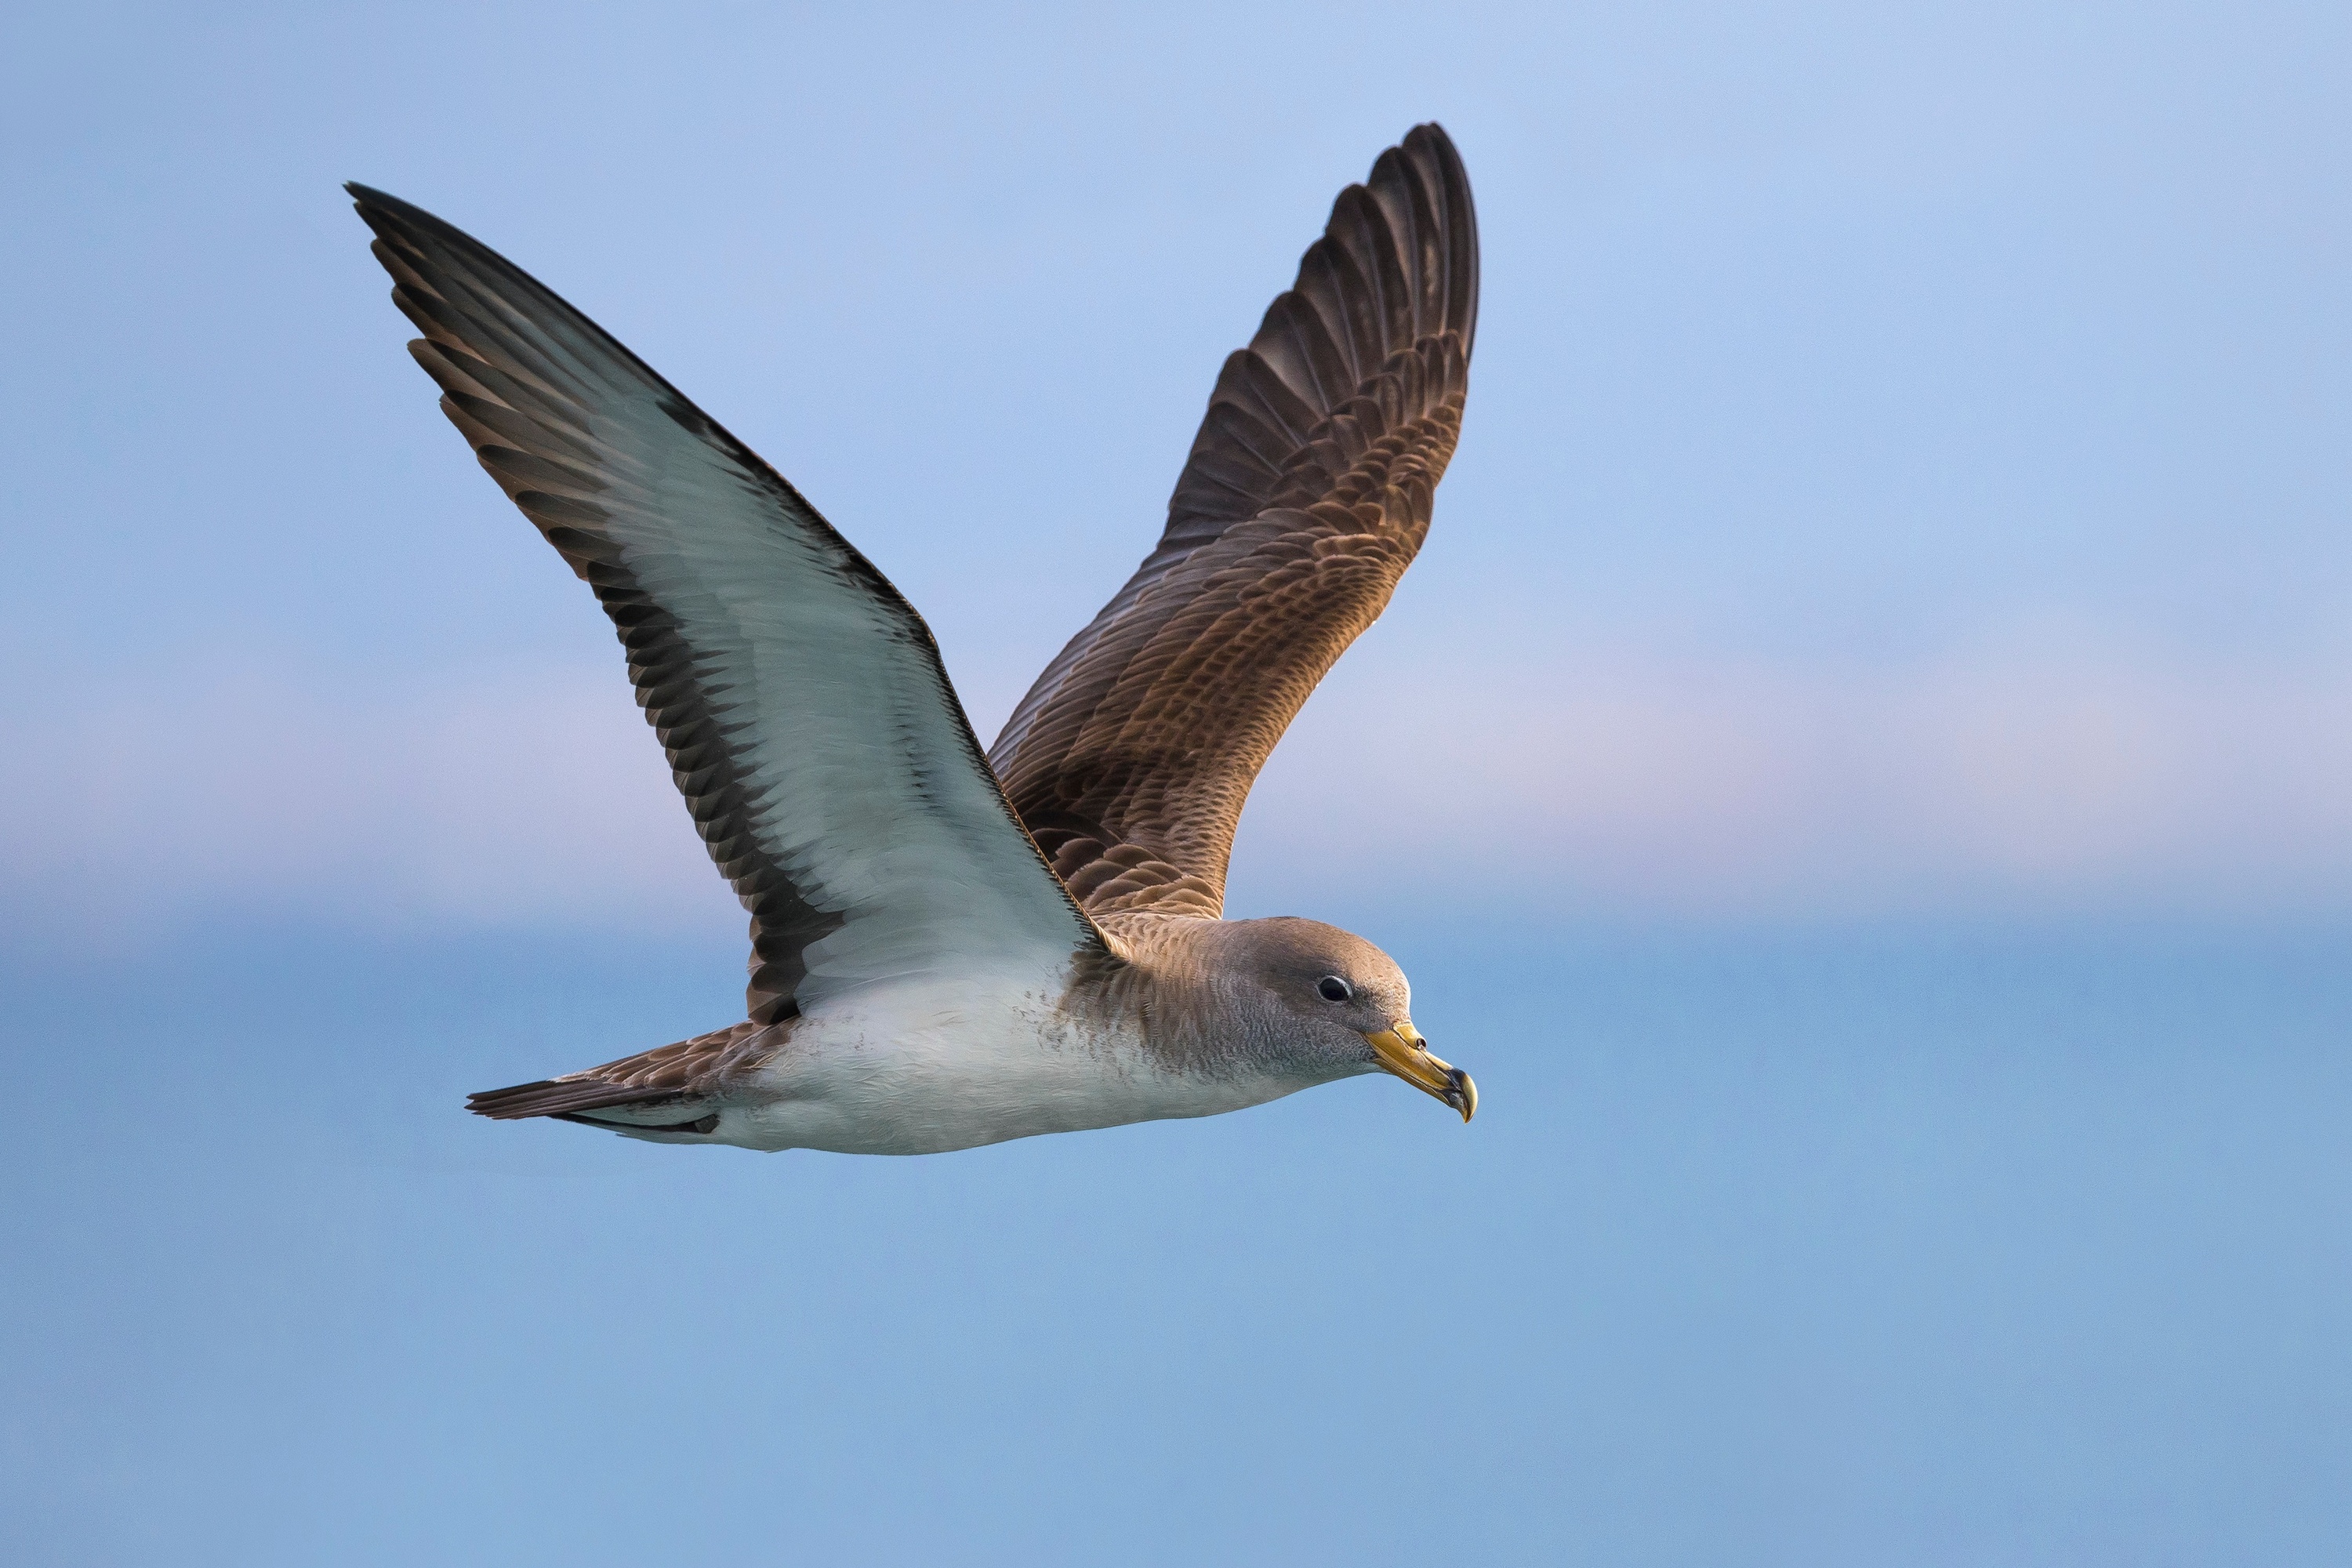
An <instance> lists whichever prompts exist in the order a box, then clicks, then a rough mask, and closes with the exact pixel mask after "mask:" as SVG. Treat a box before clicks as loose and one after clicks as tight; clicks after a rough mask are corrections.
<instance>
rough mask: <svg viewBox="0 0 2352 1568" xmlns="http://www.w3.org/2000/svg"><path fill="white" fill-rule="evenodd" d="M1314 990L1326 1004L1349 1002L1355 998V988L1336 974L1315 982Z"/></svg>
mask: <svg viewBox="0 0 2352 1568" xmlns="http://www.w3.org/2000/svg"><path fill="white" fill-rule="evenodd" d="M1315 989H1316V990H1317V991H1318V992H1319V993H1320V994H1322V997H1323V1000H1325V1001H1326V1002H1351V1001H1353V1000H1355V996H1356V990H1355V987H1354V986H1352V985H1349V984H1348V983H1347V982H1346V981H1344V980H1342V979H1340V978H1339V976H1338V975H1336V974H1327V975H1325V976H1324V977H1323V978H1322V979H1320V980H1318V981H1317V982H1316V983H1315Z"/></svg>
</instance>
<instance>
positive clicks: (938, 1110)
mask: <svg viewBox="0 0 2352 1568" xmlns="http://www.w3.org/2000/svg"><path fill="white" fill-rule="evenodd" d="M1061 994H1062V982H1061V977H1060V976H1059V975H1058V974H1056V975H1050V976H1039V977H1035V978H1034V979H1027V978H1024V977H1022V976H1018V975H1006V976H990V977H963V978H958V979H954V980H944V981H942V980H922V981H917V982H909V983H902V984H898V985H893V986H888V987H875V988H872V989H869V990H867V991H866V992H864V993H861V994H858V995H856V996H854V997H848V998H843V999H840V1000H838V1001H836V1002H835V1003H834V1004H833V1005H830V1006H829V1007H827V1008H826V1009H824V1010H823V1011H821V1012H818V1013H813V1014H811V1015H809V1016H803V1018H802V1019H800V1020H799V1022H798V1023H797V1025H796V1026H794V1028H793V1033H792V1037H791V1039H790V1041H789V1042H788V1043H787V1044H786V1046H785V1047H784V1048H783V1049H782V1050H781V1051H780V1052H779V1053H778V1054H777V1055H776V1056H775V1057H773V1058H770V1060H769V1061H768V1062H767V1063H765V1064H764V1065H762V1066H761V1068H759V1070H758V1072H757V1073H756V1075H755V1076H754V1078H753V1079H752V1082H751V1085H750V1086H749V1092H747V1093H746V1094H744V1095H743V1096H742V1097H741V1098H740V1099H739V1100H737V1101H736V1102H735V1103H734V1104H731V1105H729V1106H727V1107H725V1108H723V1109H722V1110H721V1111H720V1114H719V1126H718V1128H717V1129H716V1130H714V1131H713V1132H712V1134H711V1135H710V1137H709V1142H720V1143H735V1144H740V1145H741V1146H743V1147H746V1148H751V1149H825V1150H832V1151H834V1152H839V1153H850V1154H932V1153H938V1152H941V1151H944V1150H949V1149H969V1148H971V1147H972V1146H973V1145H975V1144H981V1143H995V1142H1003V1140H1005V1139H1007V1138H1028V1137H1034V1136H1035V1135H1037V1134H1039V1133H1044V1132H1073V1131H1079V1130H1081V1129H1084V1128H1090V1127H1115V1126H1118V1125H1120V1124H1122V1123H1124V1122H1129V1121H1156V1120H1159V1119H1160V1118H1163V1117H1181V1116H1212V1115H1215V1114H1217V1113H1218V1112H1220V1111H1226V1110H1240V1109H1241V1108H1242V1107H1244V1106H1248V1105H1256V1104H1260V1103H1262V1102H1264V1101H1265V1100H1273V1099H1276V1098H1278V1097H1279V1096H1281V1095H1284V1094H1287V1093H1289V1092H1290V1091H1291V1090H1293V1089H1300V1088H1304V1087H1305V1085H1304V1084H1303V1083H1292V1082H1287V1081H1283V1080H1279V1079H1264V1078H1260V1077H1258V1076H1256V1075H1247V1076H1244V1077H1238V1078H1235V1077H1228V1076H1217V1075H1210V1074H1190V1073H1177V1072H1170V1071H1167V1070H1164V1069H1163V1068H1160V1066H1159V1064H1157V1063H1156V1062H1155V1061H1154V1060H1153V1058H1150V1056H1149V1055H1148V1054H1147V1053H1146V1052H1145V1051H1144V1050H1143V1049H1142V1047H1141V1042H1140V1041H1139V1040H1137V1039H1135V1038H1133V1037H1131V1036H1130V1035H1129V1033H1128V1032H1127V1031H1125V1030H1122V1029H1119V1028H1117V1027H1113V1026H1098V1025H1090V1024H1088V1023H1086V1022H1083V1021H1081V1020H1077V1019H1074V1018H1072V1017H1070V1016H1068V1015H1066V1014H1064V1013H1062V1012H1061V1011H1060V1010H1059V1008H1058V1007H1057V1005H1056V1004H1057V1002H1058V1001H1059V999H1060V997H1061Z"/></svg>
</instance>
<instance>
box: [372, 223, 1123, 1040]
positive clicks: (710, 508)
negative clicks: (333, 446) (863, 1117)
mask: <svg viewBox="0 0 2352 1568" xmlns="http://www.w3.org/2000/svg"><path fill="white" fill-rule="evenodd" d="M350 190H351V193H352V196H353V198H354V199H355V201H356V203H357V205H358V207H359V213H360V216H361V217H362V218H363V219H365V220H366V222H367V225H368V226H369V227H370V228H373V230H374V231H375V233H376V241H375V246H374V250H375V255H376V258H377V259H378V260H380V261H382V262H383V265H384V268H385V269H386V270H387V271H389V272H390V273H391V274H392V277H393V282H394V289H393V299H394V301H395V302H397V303H398V305H399V306H400V308H401V310H403V311H404V312H405V313H406V314H407V316H408V318H409V320H411V321H415V323H416V325H417V327H418V329H419V330H420V331H423V332H424V334H425V336H424V337H423V338H422V339H420V340H418V341H416V342H414V343H412V344H410V349H411V352H413V353H415V356H416V359H417V362H418V363H421V364H422V365H423V366H424V367H425V371H426V373H427V374H430V375H431V376H432V377H433V379H434V380H435V381H436V382H438V383H440V384H441V390H442V394H443V395H442V398H441V407H442V411H443V412H444V413H446V414H447V415H448V416H449V418H450V420H451V422H452V423H454V424H455V425H456V426H457V428H458V429H459V430H460V431H462V432H463V433H464V434H465V437H466V438H467V440H468V441H470V442H471V443H472V444H473V447H474V451H475V455H476V456H477V457H478V458H480V459H481V463H482V467H483V468H487V469H488V470H489V473H490V477H491V478H493V479H497V480H498V481H499V485H500V486H501V487H502V488H503V489H505V490H506V492H507V494H508V496H509V497H510V498H511V499H512V500H513V501H514V503H515V504H516V505H517V506H519V507H520V508H521V509H522V511H523V514H524V515H525V516H526V517H528V518H530V521H532V522H534V523H536V524H538V525H539V529H540V531H541V533H543V534H545V535H546V537H547V541H548V542H549V543H551V544H552V545H554V546H555V548H556V549H557V550H558V551H559V552H562V555H563V558H564V560H565V561H566V562H568V563H570V564H571V566H572V570H573V571H574V572H576V573H577V574H579V575H580V576H581V577H582V578H583V579H584V580H585V581H586V582H587V584H588V585H589V586H590V587H591V588H592V589H593V590H594V591H595V595H596V597H597V599H598V600H599V601H600V602H601V603H602V604H603V605H604V610H605V613H606V614H607V615H609V616H612V618H613V624H614V627H615V628H616V629H617V630H618V631H619V633H620V637H621V643H622V646H623V647H625V648H626V649H627V651H628V661H629V678H630V679H631V680H632V681H633V682H634V683H635V686H636V692H637V701H638V703H639V705H640V706H641V707H643V708H644V710H645V713H646V720H647V721H649V722H650V723H651V724H652V725H653V727H654V729H655V730H656V732H657V733H658V734H659V736H660V738H661V742H662V746H663V748H664V749H665V750H666V751H667V752H668V753H669V764H670V768H671V770H672V773H673V774H674V775H675V777H676V778H677V786H678V790H679V792H680V793H681V794H683V795H685V796H686V801H687V805H688V809H689V810H690V811H691V812H692V814H693V816H694V821H695V826H696V827H697V828H698V829H699V830H700V832H701V834H702V838H703V842H704V843H705V844H707V845H708V846H709V850H710V858H711V859H712V860H714V861H716V862H717V863H718V866H719V872H720V874H721V875H723V876H724V877H725V878H726V879H727V880H728V881H729V883H730V884H731V885H732V886H733V888H734V889H735V892H736V896H737V897H739V898H740V899H741V900H742V901H743V906H744V908H745V909H747V910H750V911H751V948H752V952H751V986H750V991H749V1005H750V1008H751V1017H752V1018H753V1020H754V1021H756V1022H761V1023H768V1022H772V1021H774V1020H776V1019H778V1018H783V1017H789V1016H793V1014H794V1013H797V1012H800V1011H802V1010H803V1009H804V1008H805V1007H806V1006H807V1005H810V1004H811V1003H813V1002H814V1001H816V1000H819V999H821V998H823V997H824V996H826V995H831V994H838V993H840V992H843V991H845V990H848V989H851V988H854V987H856V986H858V985H861V984H869V983H872V982H874V981H877V980H882V979H887V978H889V977H893V976H898V975H905V974H912V973H923V972H926V971H933V970H938V969H942V968H946V967H950V966H955V967H964V966H969V965H971V964H973V963H987V962H988V961H989V960H990V959H991V958H992V957H995V956H998V955H1003V956H1006V957H1012V956H1015V955H1034V954H1038V953H1050V952H1062V953H1070V952H1077V951H1081V950H1093V951H1096V952H1100V951H1103V950H1104V946H1105V941H1104V938H1103V936H1102V933H1101V932H1100V931H1098V930H1097V928H1096V926H1095V925H1094V922H1093V921H1090V920H1088V919H1087V916H1086V915H1085V914H1084V913H1083V912H1081V911H1080V910H1079V909H1078V908H1077V906H1076V904H1075V903H1074V902H1072V900H1071V899H1070V896H1069V894H1068V892H1067V891H1066V889H1064V888H1063V886H1062V884H1061V882H1060V881H1059V880H1058V879H1056V878H1055V875H1054V873H1053V871H1052V870H1051V869H1050V868H1048V867H1047V866H1046V864H1045V860H1044V858H1042V857H1041V856H1040V855H1039V854H1038V852H1037V847H1036V845H1035V843H1034V841H1032V839H1031V838H1030V837H1029V835H1028V833H1027V832H1026V831H1025V830H1024V828H1023V826H1021V823H1020V821H1019V819H1018V818H1017V817H1016V816H1014V815H1013V809H1012V807H1011V806H1010V805H1008V804H1007V803H1006V801H1005V797H1004V792H1003V788H1002V787H1001V786H1000V785H999V784H997V781H996V776H995V774H993V773H991V772H990V771H989V768H988V764H987V762H986V761H985V760H984V759H983V757H982V754H981V750H980V745H979V743H978V742H977V741H975V740H974V739H973V736H972V732H971V724H970V723H969V721H967V720H966V719H965V717H964V712H963V708H962V706H961V703H959V702H958V701H957V700H956V696H955V691H954V689H953V688H952V687H951V686H950V684H949V682H948V676H947V670H946V668H944V667H943V666H942V665H941V664H940V655H939V648H938V646H937V645H936V644H935V643H934V642H933V641H932V639H931V634H930V631H929V628H928V627H927V626H924V625H923V620H922V617H921V616H919V615H917V614H916V613H915V610H914V607H913V606H912V605H908V603H907V601H906V599H905V598H903V597H902V596H901V595H899V593H898V590H897V589H896V588H894V587H892V586H891V585H890V583H889V581H888V580H887V578H885V577H884V576H883V575H882V574H881V573H879V572H877V570H875V568H874V567H873V565H872V564H871V563H868V562H867V561H866V558H865V557H864V556H863V555H861V554H859V553H858V552H857V551H856V550H855V549H854V548H852V547H851V545H850V543H849V542H848V541H847V540H845V539H844V538H842V536H841V535H840V534H838V533H836V532H835V531H834V530H833V529H832V527H831V526H830V525H828V524H827V523H826V522H825V521H824V519H823V518H822V517H820V516H818V515H817V512H816V509H815V508H814V507H812V506H810V505H809V503H808V502H807V501H805V500H802V499H801V496H800V494H799V492H798V491H796V490H794V489H793V487H792V486H791V485H790V484H788V483H786V482H785V481H784V479H782V476H780V475H779V474H777V473H776V472H775V470H774V469H772V468H769V467H768V465H767V464H766V463H764V462H762V461H761V459H760V458H758V457H757V456H756V455H754V454H753V453H752V451H751V448H749V447H745V446H744V445H743V444H742V443H741V442H740V441H738V440H737V439H735V437H732V436H730V435H729V434H728V433H727V432H726V431H725V430H723V429H721V428H720V427H719V426H718V424H717V423H715V422H714V421H712V420H711V419H710V418H709V416H706V415H704V414H703V412H702V411H701V410H700V409H698V408H697V407H696V406H695V405H693V404H691V403H689V402H688V401H687V399H686V398H685V397H684V396H683V395H681V394H679V392H678V391H677V389H676V388H675V387H673V386H671V385H670V384H669V383H667V382H666V381H664V380H663V379H662V378H661V377H660V376H658V375H656V374H654V372H653V371H652V370H650V369H649V368H647V367H646V364H645V363H643V362H641V361H640V360H638V359H637V357H636V356H635V355H634V354H632V353H629V351H628V350H627V349H625V348H623V347H622V346H621V345H620V344H619V343H618V342H615V341H614V339H613V338H611V337H610V336H608V335H607V334H606V333H605V332H604V331H602V330H601V329H600V328H598V327H597V326H596V324H595V323H594V322H593V321H589V320H588V318H587V317H585V316H583V315H582V314H581V313H580V312H579V311H577V310H573V309H572V307H571V306H569V305H567V304H565V303H564V302H563V301H562V300H560V299H558V298H557V297H556V296H555V294H554V293H553V292H552V291H551V290H549V289H546V288H544V287H542V286H541V284H539V283H538V282H537V281H536V280H534V279H531V278H530V276H529V275H528V274H526V273H524V272H523V271H522V270H521V269H520V268H517V267H515V266H514V265H513V264H512V263H510V262H509V261H507V260H506V259H505V258H503V257H500V256H499V255H498V254H497V253H496V252H494V251H492V250H490V249H489V248H488V247H486V246H483V245H481V244H479V243H478V242H477V241H475V240H474V239H472V238H470V237H467V235H465V234H462V233H460V232H459V231H458V230H457V229H455V228H452V227H451V226H449V225H447V224H446V223H443V222H442V221H441V220H440V219H438V218H436V217H434V216H432V215H431V214H429V213H426V212H423V211H421V210H419V209H418V208H416V207H414V206H411V205H408V204H407V203H405V202H402V201H399V200H396V199H394V197H391V196H388V195H383V194H382V193H381V192H377V191H372V190H369V189H367V188H366V187H364V186H361V185H352V186H351V187H350Z"/></svg>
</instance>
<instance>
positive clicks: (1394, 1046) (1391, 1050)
mask: <svg viewBox="0 0 2352 1568" xmlns="http://www.w3.org/2000/svg"><path fill="white" fill-rule="evenodd" d="M1364 1038H1365V1039H1367V1040H1370V1042H1371V1045H1372V1054H1373V1055H1374V1056H1375V1057H1377V1058H1380V1064H1381V1067H1383V1068H1387V1069H1388V1070H1389V1071H1390V1072H1392V1073H1394V1074H1396V1075H1397V1077H1399V1078H1401V1079H1404V1080H1405V1082H1407V1083H1409V1084H1411V1085H1412V1087H1413V1088H1415V1089H1419V1090H1421V1091H1422V1092H1423V1094H1430V1095H1434V1096H1436V1097H1437V1098H1438V1099H1440V1100H1444V1101H1445V1103H1446V1104H1448V1105H1450V1106H1452V1107H1453V1108H1454V1110H1458V1111H1460V1112H1461V1113H1462V1120H1463V1121H1469V1120H1470V1118H1471V1116H1472V1115H1473V1114H1475V1112H1476V1110H1477V1109H1478V1086H1477V1085H1476V1084H1475V1083H1472V1082H1471V1081H1470V1075H1469V1074H1468V1073H1466V1072H1464V1071H1463V1070H1462V1069H1461V1068H1457V1067H1448V1066H1447V1065H1446V1064H1445V1063H1444V1062H1442V1061H1440V1060H1438V1059H1437V1058H1435V1057H1433V1056H1431V1055H1430V1054H1429V1042H1428V1041H1427V1040H1424V1039H1423V1038H1422V1037H1421V1035H1420V1032H1419V1031H1417V1030H1416V1029H1414V1028H1413V1026H1412V1024H1411V1023H1409V1022H1407V1021H1406V1020H1404V1019H1402V1018H1400V1019H1398V1020H1397V1021H1396V1023H1395V1024H1394V1025H1393V1026H1391V1027H1389V1028H1386V1029H1382V1030H1381V1032H1380V1033H1379V1034H1377V1035H1366V1036H1365V1037H1364Z"/></svg>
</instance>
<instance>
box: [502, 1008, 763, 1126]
mask: <svg viewBox="0 0 2352 1568" xmlns="http://www.w3.org/2000/svg"><path fill="white" fill-rule="evenodd" d="M772 1034H773V1031H772V1029H769V1028H766V1027H763V1026H761V1025H758V1024H753V1023H748V1022H747V1023H741V1024H737V1025H736V1026H733V1027H732V1028H727V1029H719V1030H715V1031H713V1032H712V1033H710V1034H708V1035H698V1036H696V1037H694V1038H693V1039H690V1040H680V1041H678V1042H677V1044H676V1045H669V1046H660V1047H656V1048H655V1049H653V1050H650V1051H641V1052H639V1053H638V1054H637V1055H635V1056H634V1057H624V1058H621V1059H620V1060H619V1061H616V1062H607V1063H605V1064H604V1066H603V1067H599V1068H589V1069H588V1070H587V1071H585V1072H574V1073H566V1074H564V1075H563V1076H562V1078H548V1079H540V1080H539V1081H538V1082H536V1083H519V1084H516V1085H514V1086H513V1087H511V1088H509V1089H483V1090H481V1091H479V1092H478V1093H476V1094H472V1095H468V1096H467V1100H466V1109H467V1110H470V1111H472V1112H473V1113H474V1114H475V1115H477V1116H487V1117H489V1118H491V1119H492V1120H494V1121H521V1120H523V1119H524V1118H526V1117H531V1116H551V1117H553V1118H555V1119H556V1120H557V1121H578V1122H583V1123H584V1124H586V1125H588V1126H591V1127H604V1128H609V1129H610V1130H612V1131H615V1132H635V1133H646V1132H709V1131H711V1130H712V1129H714V1128H716V1127H717V1126H718V1125H719V1113H718V1112H717V1111H716V1110H711V1109H709V1107H710V1103H711V1100H712V1099H713V1098H714V1094H715V1091H718V1090H719V1089H720V1085H721V1080H722V1079H725V1078H726V1077H727V1076H728V1075H729V1074H730V1072H732V1071H734V1070H736V1069H738V1068H743V1067H746V1066H749V1065H750V1064H751V1062H752V1061H755V1060H757V1059H760V1058H764V1057H765V1056H766V1055H767V1054H768V1052H769V1051H770V1050H772V1048H773V1047H774V1043H775V1042H774V1040H773V1039H772ZM596 1111H607V1112H611V1113H612V1114H610V1115H605V1116H599V1115H595V1114H593V1112H596Z"/></svg>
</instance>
